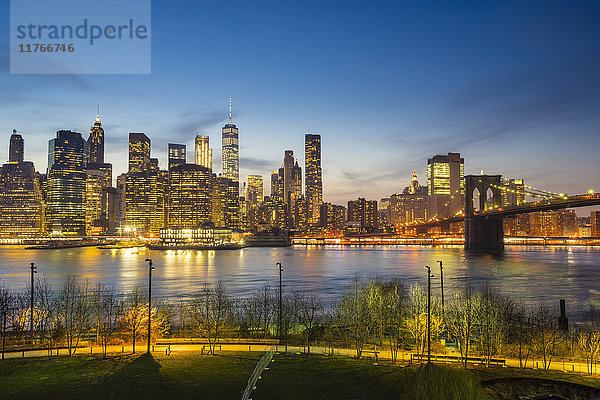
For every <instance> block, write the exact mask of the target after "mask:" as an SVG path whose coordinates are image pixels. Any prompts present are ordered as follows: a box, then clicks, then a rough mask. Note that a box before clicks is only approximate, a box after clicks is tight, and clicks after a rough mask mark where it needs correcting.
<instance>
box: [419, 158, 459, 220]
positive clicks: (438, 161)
mask: <svg viewBox="0 0 600 400" xmlns="http://www.w3.org/2000/svg"><path fill="white" fill-rule="evenodd" d="M464 164H465V161H464V158H461V157H460V153H448V155H445V156H442V155H436V156H433V157H432V158H430V159H429V160H427V194H428V195H429V200H428V201H429V204H428V212H427V217H428V218H439V219H444V218H448V217H452V216H454V215H456V214H459V213H461V212H464V203H465V201H464V175H465V173H464Z"/></svg>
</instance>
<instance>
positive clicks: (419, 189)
mask: <svg viewBox="0 0 600 400" xmlns="http://www.w3.org/2000/svg"><path fill="white" fill-rule="evenodd" d="M389 215H390V223H391V224H392V225H394V227H395V228H396V232H399V233H401V232H403V230H404V227H403V225H404V224H406V223H410V222H414V221H426V220H427V186H421V185H420V184H419V181H418V179H417V171H413V176H412V180H411V182H410V184H409V185H408V186H407V187H405V188H404V190H403V191H402V193H395V194H393V195H391V196H390V210H389Z"/></svg>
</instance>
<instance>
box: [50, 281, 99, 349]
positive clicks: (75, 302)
mask: <svg viewBox="0 0 600 400" xmlns="http://www.w3.org/2000/svg"><path fill="white" fill-rule="evenodd" d="M57 300H58V302H57V311H58V313H57V314H58V318H59V319H60V321H61V325H62V326H63V328H64V332H65V336H66V340H67V348H68V350H69V355H74V354H75V352H76V351H77V346H78V345H79V340H80V339H81V336H82V333H83V332H85V331H86V330H89V323H90V317H91V298H90V293H89V288H88V284H87V282H86V283H80V282H79V281H77V279H75V278H73V277H69V278H68V279H67V280H66V281H65V282H64V283H63V284H62V286H61V288H60V290H59V293H58V297H57Z"/></svg>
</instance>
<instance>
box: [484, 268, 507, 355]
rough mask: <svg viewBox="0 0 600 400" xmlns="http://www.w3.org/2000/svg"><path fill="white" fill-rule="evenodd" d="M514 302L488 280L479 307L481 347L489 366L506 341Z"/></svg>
mask: <svg viewBox="0 0 600 400" xmlns="http://www.w3.org/2000/svg"><path fill="white" fill-rule="evenodd" d="M512 309H513V303H512V302H511V301H510V299H508V298H507V297H506V296H503V295H502V294H501V293H500V292H498V290H497V289H496V288H495V287H493V286H492V285H491V283H490V282H489V281H487V280H486V282H485V285H484V287H483V290H482V291H481V297H480V302H479V309H478V322H479V323H478V326H479V329H478V330H479V347H480V349H481V353H482V354H483V356H484V359H485V362H486V365H487V366H489V365H490V362H491V360H492V357H494V356H495V355H496V354H498V353H499V352H500V351H501V348H502V345H503V344H504V343H506V339H507V335H508V325H509V319H510V315H511V313H512Z"/></svg>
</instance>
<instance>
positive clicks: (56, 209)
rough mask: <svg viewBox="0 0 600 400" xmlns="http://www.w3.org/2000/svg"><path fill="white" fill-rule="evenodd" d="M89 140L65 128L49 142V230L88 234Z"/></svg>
mask: <svg viewBox="0 0 600 400" xmlns="http://www.w3.org/2000/svg"><path fill="white" fill-rule="evenodd" d="M85 158H86V157H85V141H84V139H83V137H82V136H81V133H79V132H72V131H67V130H61V131H58V132H56V138H54V139H51V140H50V142H49V145H48V192H47V204H48V206H47V212H46V219H47V222H46V229H47V230H48V231H49V232H50V233H51V234H56V235H78V236H83V235H85V182H86V169H85V166H86V162H85Z"/></svg>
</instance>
